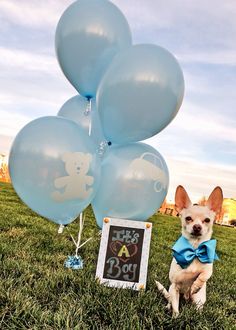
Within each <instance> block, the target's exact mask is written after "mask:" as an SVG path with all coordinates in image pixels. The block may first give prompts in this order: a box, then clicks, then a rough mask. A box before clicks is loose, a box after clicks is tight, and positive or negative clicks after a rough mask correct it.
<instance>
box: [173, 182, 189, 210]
mask: <svg viewBox="0 0 236 330" xmlns="http://www.w3.org/2000/svg"><path fill="white" fill-rule="evenodd" d="M190 205H192V203H191V200H190V198H189V197H188V194H187V192H186V190H185V189H184V187H182V186H178V187H177V188H176V192H175V209H176V211H177V212H178V213H180V212H181V211H182V210H183V209H187V208H188V207H189V206H190Z"/></svg>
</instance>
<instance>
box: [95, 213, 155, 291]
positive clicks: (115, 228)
mask: <svg viewBox="0 0 236 330" xmlns="http://www.w3.org/2000/svg"><path fill="white" fill-rule="evenodd" d="M151 232H152V224H151V223H150V222H143V221H133V220H124V219H117V218H104V222H103V228H102V237H101V243H100V249H99V256H98V263H97V271H96V278H97V280H98V281H99V282H100V283H102V284H104V285H107V286H110V287H118V288H131V289H133V290H141V289H145V288H146V280H147V267H148V258H149V249H150V241H151Z"/></svg>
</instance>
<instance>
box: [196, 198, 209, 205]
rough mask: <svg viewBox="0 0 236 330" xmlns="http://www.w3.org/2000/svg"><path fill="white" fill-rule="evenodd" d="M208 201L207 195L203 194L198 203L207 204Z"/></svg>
mask: <svg viewBox="0 0 236 330" xmlns="http://www.w3.org/2000/svg"><path fill="white" fill-rule="evenodd" d="M206 202H207V198H206V196H202V198H201V199H200V200H199V201H198V205H202V206H205V205H206Z"/></svg>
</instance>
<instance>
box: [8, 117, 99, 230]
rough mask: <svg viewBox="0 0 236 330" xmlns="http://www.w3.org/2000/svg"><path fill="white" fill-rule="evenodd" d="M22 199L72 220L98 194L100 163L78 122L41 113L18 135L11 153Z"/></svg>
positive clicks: (46, 213) (57, 220) (61, 220)
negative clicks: (44, 115) (45, 115)
mask: <svg viewBox="0 0 236 330" xmlns="http://www.w3.org/2000/svg"><path fill="white" fill-rule="evenodd" d="M9 168H10V176H11V180H12V183H13V186H14V188H15V191H16V192H17V194H18V195H19V197H20V198H21V199H22V200H23V202H25V204H27V205H28V206H29V207H30V208H31V209H32V210H34V211H35V212H37V213H38V214H40V215H41V216H44V217H46V218H47V219H49V220H51V221H53V222H55V223H58V224H68V223H70V222H72V221H73V220H74V219H75V218H76V217H77V216H78V215H79V214H80V212H82V211H83V210H84V209H85V208H86V207H87V206H88V205H89V203H90V202H91V200H92V199H93V198H94V196H95V194H96V192H97V189H98V185H99V181H100V170H101V164H100V159H99V156H98V155H97V154H96V147H95V145H94V143H93V142H92V141H91V139H90V138H89V136H88V135H87V134H86V133H85V132H84V131H83V130H82V129H81V128H80V127H79V126H78V125H77V124H76V123H74V122H73V121H71V120H68V119H64V118H61V117H56V116H55V117H42V118H39V119H36V120H34V121H32V122H30V123H29V124H27V125H26V126H25V127H24V128H23V129H22V130H21V131H20V132H19V133H18V135H17V136H16V138H15V140H14V142H13V145H12V148H11V152H10V157H9Z"/></svg>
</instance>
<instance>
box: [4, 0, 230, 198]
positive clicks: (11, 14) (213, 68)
mask: <svg viewBox="0 0 236 330" xmlns="http://www.w3.org/2000/svg"><path fill="white" fill-rule="evenodd" d="M98 1H102V0H98ZM72 2H73V1H71V0H60V1H58V0H47V1H36V0H31V1H28V0H21V1H20V4H19V0H1V1H0V21H1V25H0V153H1V152H5V153H8V152H9V148H10V145H11V143H12V141H13V139H14V136H15V135H16V134H17V132H18V131H19V130H20V129H21V128H22V127H23V126H24V125H25V124H26V123H28V122H29V121H31V120H33V119H34V118H37V117H40V116H45V115H56V114H57V112H58V110H59V109H60V107H61V106H62V104H63V103H64V102H65V101H67V100H68V99H69V98H70V97H72V96H74V95H76V91H75V90H74V88H73V87H72V86H71V85H70V84H69V82H68V81H67V80H66V78H65V77H64V76H63V74H62V72H61V71H60V68H59V65H58V63H57V60H56V56H55V51H54V34H55V29H56V25H57V22H58V20H59V18H60V16H61V14H62V13H63V11H64V10H65V9H66V8H67V6H68V5H69V4H71V3H72ZM112 2H113V3H114V4H116V5H117V6H118V7H119V8H120V9H121V10H122V12H123V13H124V14H125V16H126V18H127V20H128V22H129V24H130V27H131V31H132V34H133V42H134V43H135V44H137V43H154V44H158V45H160V46H163V47H165V48H167V49H168V50H169V51H170V52H172V53H173V54H174V55H175V56H176V57H177V59H178V60H179V62H180V65H181V67H182V69H183V72H184V76H185V97H184V102H183V105H182V107H181V109H180V111H179V113H178V115H177V117H176V118H175V120H174V121H173V122H172V123H171V124H170V125H169V126H168V127H167V128H166V129H165V130H163V131H162V132H161V133H160V134H158V135H157V136H155V137H153V138H151V139H149V140H148V141H147V142H148V143H150V144H151V145H153V146H154V147H156V148H157V150H158V151H160V152H161V153H162V155H163V156H164V157H165V159H166V161H167V164H168V167H169V170H170V179H171V181H170V189H169V195H168V198H169V199H173V194H174V190H175V188H176V186H177V185H178V184H182V185H184V186H185V187H186V189H187V190H188V191H189V194H190V196H191V197H193V199H194V200H195V201H197V200H198V198H200V197H201V196H202V195H208V194H209V193H210V192H211V190H212V189H213V188H214V187H215V186H216V185H220V186H222V188H223V191H224V195H225V197H236V166H235V164H236V92H235V89H236V20H235V17H236V2H235V0H225V1H222V0H208V1H205V0H204V1H203V0H192V1H189V0H128V1H127V0H113V1H112Z"/></svg>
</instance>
